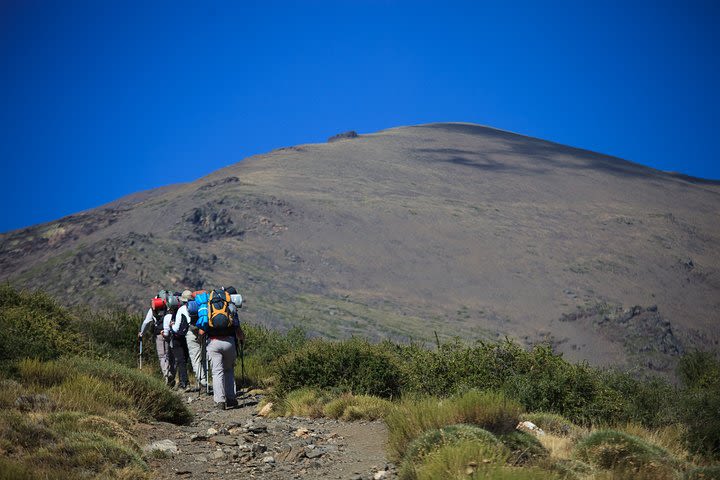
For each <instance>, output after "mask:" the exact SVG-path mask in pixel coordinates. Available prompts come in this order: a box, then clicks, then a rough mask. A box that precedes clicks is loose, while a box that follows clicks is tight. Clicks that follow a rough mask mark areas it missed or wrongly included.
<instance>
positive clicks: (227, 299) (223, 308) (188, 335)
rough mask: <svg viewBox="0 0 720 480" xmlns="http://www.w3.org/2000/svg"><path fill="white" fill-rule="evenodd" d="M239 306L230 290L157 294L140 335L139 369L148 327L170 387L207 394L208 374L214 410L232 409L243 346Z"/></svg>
mask: <svg viewBox="0 0 720 480" xmlns="http://www.w3.org/2000/svg"><path fill="white" fill-rule="evenodd" d="M242 304H243V298H242V296H241V295H240V294H238V293H237V290H236V289H235V288H234V287H226V288H220V289H216V290H207V291H206V290H198V291H195V292H191V291H190V290H185V291H184V292H182V293H179V292H172V291H171V290H160V292H158V294H157V295H156V296H155V298H153V299H152V301H151V305H150V309H149V310H148V312H147V314H146V315H145V320H144V321H143V323H142V325H141V326H140V332H139V333H138V340H139V342H140V362H141V366H142V339H143V335H144V334H145V331H146V330H148V329H152V335H153V336H154V337H155V349H156V350H157V356H158V360H159V361H160V369H161V370H162V374H163V377H164V378H165V382H166V384H167V385H168V386H169V387H171V388H178V389H180V390H182V391H185V392H192V391H195V392H198V391H199V392H202V391H205V392H207V393H210V382H209V379H208V370H210V371H211V372H212V380H213V381H212V383H213V386H212V393H213V400H214V401H215V406H216V408H218V409H230V408H234V407H236V406H237V405H238V402H237V397H236V392H235V361H236V359H237V356H238V349H239V348H240V349H241V348H243V346H244V343H245V334H244V333H243V331H242V328H240V321H239V318H238V309H239V308H241V307H242ZM188 359H189V360H190V365H191V367H192V369H193V371H194V373H195V378H196V379H197V384H196V385H194V386H193V385H190V383H189V381H188V371H187V360H188ZM208 364H209V365H208ZM176 374H177V376H178V380H179V383H178V384H177V386H176V382H175V377H176Z"/></svg>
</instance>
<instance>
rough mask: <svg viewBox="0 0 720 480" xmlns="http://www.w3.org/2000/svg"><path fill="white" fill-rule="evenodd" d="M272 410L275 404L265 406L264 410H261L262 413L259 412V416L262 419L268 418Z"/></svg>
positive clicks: (270, 403) (269, 403)
mask: <svg viewBox="0 0 720 480" xmlns="http://www.w3.org/2000/svg"><path fill="white" fill-rule="evenodd" d="M272 408H273V403H272V402H268V403H266V404H265V406H264V407H262V408H261V409H260V411H259V412H258V416H260V417H267V416H268V415H269V414H270V412H272Z"/></svg>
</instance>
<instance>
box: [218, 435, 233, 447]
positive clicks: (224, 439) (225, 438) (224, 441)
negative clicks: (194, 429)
mask: <svg viewBox="0 0 720 480" xmlns="http://www.w3.org/2000/svg"><path fill="white" fill-rule="evenodd" d="M212 441H214V442H215V443H219V444H220V445H232V446H235V445H237V444H238V442H237V438H236V437H231V436H230V435H216V436H214V437H212Z"/></svg>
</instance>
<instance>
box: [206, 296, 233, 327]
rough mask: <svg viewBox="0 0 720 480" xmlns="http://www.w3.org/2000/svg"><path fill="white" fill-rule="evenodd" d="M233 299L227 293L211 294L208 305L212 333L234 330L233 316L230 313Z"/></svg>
mask: <svg viewBox="0 0 720 480" xmlns="http://www.w3.org/2000/svg"><path fill="white" fill-rule="evenodd" d="M230 303H231V299H230V294H229V293H228V292H226V291H224V290H223V291H218V290H213V291H212V292H210V301H209V303H208V326H209V327H210V331H211V332H212V331H213V330H225V329H229V328H232V327H233V326H234V325H233V316H232V314H231V313H230V309H229V306H230Z"/></svg>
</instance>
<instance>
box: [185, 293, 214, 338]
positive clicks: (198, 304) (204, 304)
mask: <svg viewBox="0 0 720 480" xmlns="http://www.w3.org/2000/svg"><path fill="white" fill-rule="evenodd" d="M209 300H210V297H209V295H208V294H207V293H206V292H203V293H198V294H197V295H195V301H194V302H188V310H190V303H194V304H195V307H194V308H196V309H197V321H196V322H195V325H196V326H197V327H198V328H202V329H203V330H205V329H207V325H208V301H209Z"/></svg>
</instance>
